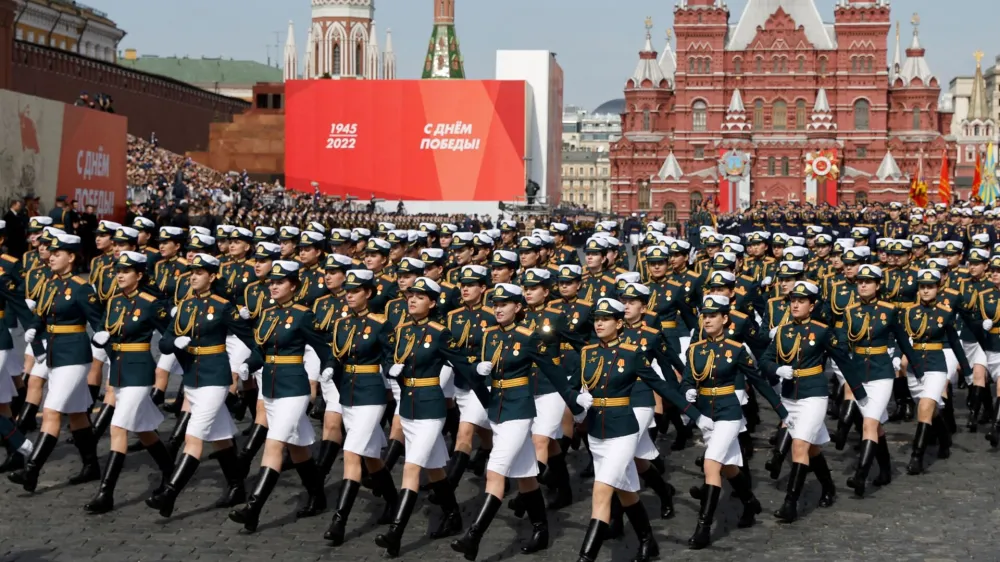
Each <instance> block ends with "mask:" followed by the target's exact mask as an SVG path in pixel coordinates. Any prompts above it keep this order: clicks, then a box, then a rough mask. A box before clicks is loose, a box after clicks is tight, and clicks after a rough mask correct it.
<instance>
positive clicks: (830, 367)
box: [826, 359, 847, 388]
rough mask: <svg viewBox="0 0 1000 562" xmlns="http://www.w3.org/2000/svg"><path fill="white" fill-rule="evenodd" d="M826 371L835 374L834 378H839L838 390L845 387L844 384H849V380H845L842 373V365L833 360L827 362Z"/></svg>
mask: <svg viewBox="0 0 1000 562" xmlns="http://www.w3.org/2000/svg"><path fill="white" fill-rule="evenodd" d="M826 370H827V372H830V373H833V376H835V377H837V382H838V383H839V384H838V385H837V388H840V387H841V386H844V383H845V382H847V379H845V378H844V373H842V372H841V371H840V365H837V362H836V361H834V360H833V359H827V360H826Z"/></svg>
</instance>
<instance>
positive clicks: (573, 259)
mask: <svg viewBox="0 0 1000 562" xmlns="http://www.w3.org/2000/svg"><path fill="white" fill-rule="evenodd" d="M555 262H556V265H580V252H578V251H577V250H576V248H574V247H573V246H570V245H569V244H563V245H562V246H559V247H558V248H556V252H555Z"/></svg>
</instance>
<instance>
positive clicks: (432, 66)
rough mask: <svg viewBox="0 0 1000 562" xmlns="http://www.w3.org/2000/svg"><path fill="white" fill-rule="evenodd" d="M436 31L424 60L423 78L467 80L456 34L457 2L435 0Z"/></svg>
mask: <svg viewBox="0 0 1000 562" xmlns="http://www.w3.org/2000/svg"><path fill="white" fill-rule="evenodd" d="M433 2H434V30H433V31H432V32H431V40H430V44H428V46H427V58H426V59H424V73H423V78H424V79H425V80H427V79H452V78H459V79H461V78H465V64H464V61H463V60H462V51H461V50H460V49H459V48H458V34H457V33H456V32H455V0H433Z"/></svg>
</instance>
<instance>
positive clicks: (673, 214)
mask: <svg viewBox="0 0 1000 562" xmlns="http://www.w3.org/2000/svg"><path fill="white" fill-rule="evenodd" d="M663 222H664V224H666V225H667V228H677V206H676V205H674V204H673V203H667V204H666V205H664V206H663Z"/></svg>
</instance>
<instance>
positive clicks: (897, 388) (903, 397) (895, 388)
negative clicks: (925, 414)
mask: <svg viewBox="0 0 1000 562" xmlns="http://www.w3.org/2000/svg"><path fill="white" fill-rule="evenodd" d="M892 397H893V399H894V401H895V402H896V411H895V412H893V414H892V415H891V416H889V421H891V422H897V421H903V420H907V421H909V420H910V419H912V418H913V407H912V404H913V397H911V396H910V387H909V385H907V383H906V378H905V377H896V378H894V379H893V380H892Z"/></svg>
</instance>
